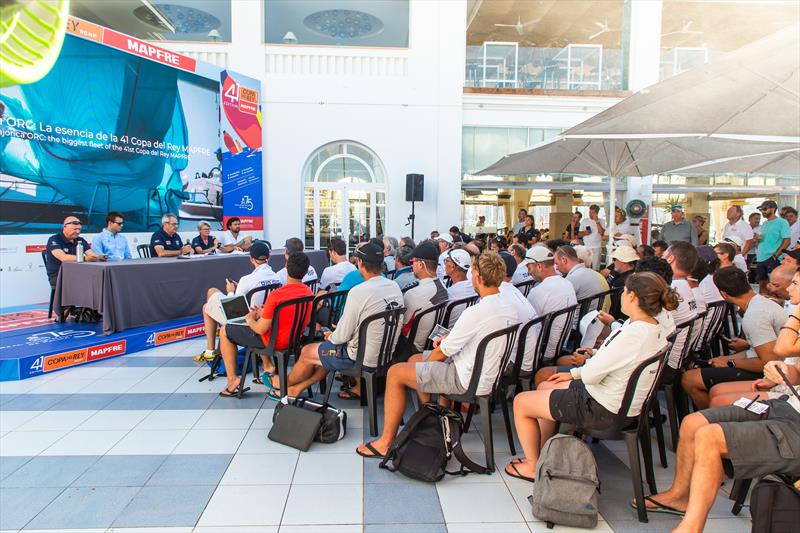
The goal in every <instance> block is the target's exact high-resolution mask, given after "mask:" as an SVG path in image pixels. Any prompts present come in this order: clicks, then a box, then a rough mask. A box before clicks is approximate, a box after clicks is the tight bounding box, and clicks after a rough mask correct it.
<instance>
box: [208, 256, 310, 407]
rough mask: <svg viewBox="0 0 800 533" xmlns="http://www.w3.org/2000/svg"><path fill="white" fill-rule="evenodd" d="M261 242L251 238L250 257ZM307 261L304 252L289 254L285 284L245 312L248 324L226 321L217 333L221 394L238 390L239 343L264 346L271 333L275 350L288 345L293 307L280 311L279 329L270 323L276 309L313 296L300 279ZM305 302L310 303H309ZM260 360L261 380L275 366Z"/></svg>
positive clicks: (262, 358)
mask: <svg viewBox="0 0 800 533" xmlns="http://www.w3.org/2000/svg"><path fill="white" fill-rule="evenodd" d="M262 244H263V245H264V246H266V243H262V242H261V241H253V243H252V245H251V246H250V254H251V256H250V257H251V258H252V257H253V256H252V253H253V250H255V249H257V248H262V246H261V245H262ZM261 257H263V256H261ZM309 264H311V262H310V261H309V259H308V256H307V255H306V254H304V253H303V252H295V253H293V254H292V255H290V256H289V258H288V259H287V260H286V270H287V273H288V277H287V281H286V285H284V286H283V287H281V288H279V289H275V290H274V291H272V292H270V293H269V296H268V297H267V301H266V302H265V303H264V306H263V307H261V306H260V305H259V306H254V307H253V310H252V311H251V312H250V314H248V315H247V324H225V325H224V326H222V329H221V330H220V336H219V348H220V352H222V360H223V361H225V373H226V374H227V377H228V383H227V384H226V386H225V389H224V390H223V391H222V392H220V393H219V395H220V396H225V397H229V396H234V395H236V394H237V393H238V387H239V376H237V375H236V366H237V364H236V359H237V356H238V348H237V347H238V346H244V347H246V348H265V347H266V346H267V345H269V341H270V336H271V335H272V334H273V333H275V334H276V335H277V336H278V337H277V338H276V339H275V349H277V350H282V349H286V347H287V346H289V340H290V339H289V336H290V335H291V333H292V321H293V320H294V313H295V311H296V309H295V308H291V307H287V308H284V309H282V310H281V314H280V315H279V317H278V327H279V329H278V331H277V332H274V331H273V329H272V323H273V320H274V318H275V308H276V307H278V305H280V304H282V303H284V302H288V301H289V300H294V299H296V298H303V297H305V296H311V295H312V294H311V289H309V288H308V286H307V285H305V284H304V283H303V282H302V281H300V280H301V278H302V277H303V275H304V274H305V273H306V272H307V271H308V266H309ZM251 276H252V274H251ZM307 305H309V306H310V305H311V302H309V303H308V304H307ZM310 318H311V311H310V309H309V310H308V317H307V318H306V321H305V322H304V323H303V324H302V329H305V327H306V325H307V324H308V320H309V319H310ZM261 362H262V363H263V364H264V374H262V379H263V378H269V377H270V376H271V375H272V373H273V372H275V365H274V364H273V362H272V360H271V359H270V358H268V357H265V356H261ZM274 381H278V378H277V377H276V379H275V380H274Z"/></svg>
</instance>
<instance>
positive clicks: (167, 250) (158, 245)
mask: <svg viewBox="0 0 800 533" xmlns="http://www.w3.org/2000/svg"><path fill="white" fill-rule="evenodd" d="M190 253H192V246H191V245H190V244H183V241H182V240H181V236H180V235H178V217H176V216H175V215H173V214H172V213H166V214H165V215H164V216H163V217H161V229H160V230H158V231H156V232H155V233H153V236H152V237H150V256H151V257H177V256H179V255H183V254H190Z"/></svg>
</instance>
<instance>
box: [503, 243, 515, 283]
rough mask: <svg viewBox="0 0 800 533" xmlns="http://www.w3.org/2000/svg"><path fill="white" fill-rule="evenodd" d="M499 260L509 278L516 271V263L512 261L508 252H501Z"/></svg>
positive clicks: (512, 258) (512, 257) (511, 256)
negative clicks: (503, 264) (501, 261)
mask: <svg viewBox="0 0 800 533" xmlns="http://www.w3.org/2000/svg"><path fill="white" fill-rule="evenodd" d="M499 255H500V259H502V260H503V262H504V263H505V264H506V276H508V277H511V276H513V275H514V272H515V271H516V270H517V261H516V259H514V256H513V255H511V254H510V253H509V252H506V251H505V250H503V251H502V252H500V254H499Z"/></svg>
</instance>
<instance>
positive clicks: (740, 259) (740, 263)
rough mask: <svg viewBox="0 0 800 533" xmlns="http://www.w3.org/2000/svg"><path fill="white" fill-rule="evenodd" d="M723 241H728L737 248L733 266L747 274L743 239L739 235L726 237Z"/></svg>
mask: <svg viewBox="0 0 800 533" xmlns="http://www.w3.org/2000/svg"><path fill="white" fill-rule="evenodd" d="M722 242H727V243H728V244H731V245H733V247H734V248H736V255H734V256H733V266H735V267H736V268H738V269H739V270H741V271H742V272H744V273H745V274H747V261H746V260H745V258H744V255H742V239H741V238H740V237H739V236H738V235H731V236H729V237H725V239H723V241H722Z"/></svg>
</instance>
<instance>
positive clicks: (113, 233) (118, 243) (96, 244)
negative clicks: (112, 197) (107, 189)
mask: <svg viewBox="0 0 800 533" xmlns="http://www.w3.org/2000/svg"><path fill="white" fill-rule="evenodd" d="M123 224H125V219H124V218H123V216H122V213H118V212H116V211H111V212H110V213H109V214H108V215H106V227H105V228H104V229H103V231H101V232H100V233H99V234H98V235H97V236H96V237H95V238H94V239H92V250H93V251H94V253H96V254H97V255H105V256H107V257H108V260H109V261H122V260H124V259H130V258H131V249H130V246H128V239H126V238H125V236H124V235H121V232H122V225H123Z"/></svg>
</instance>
